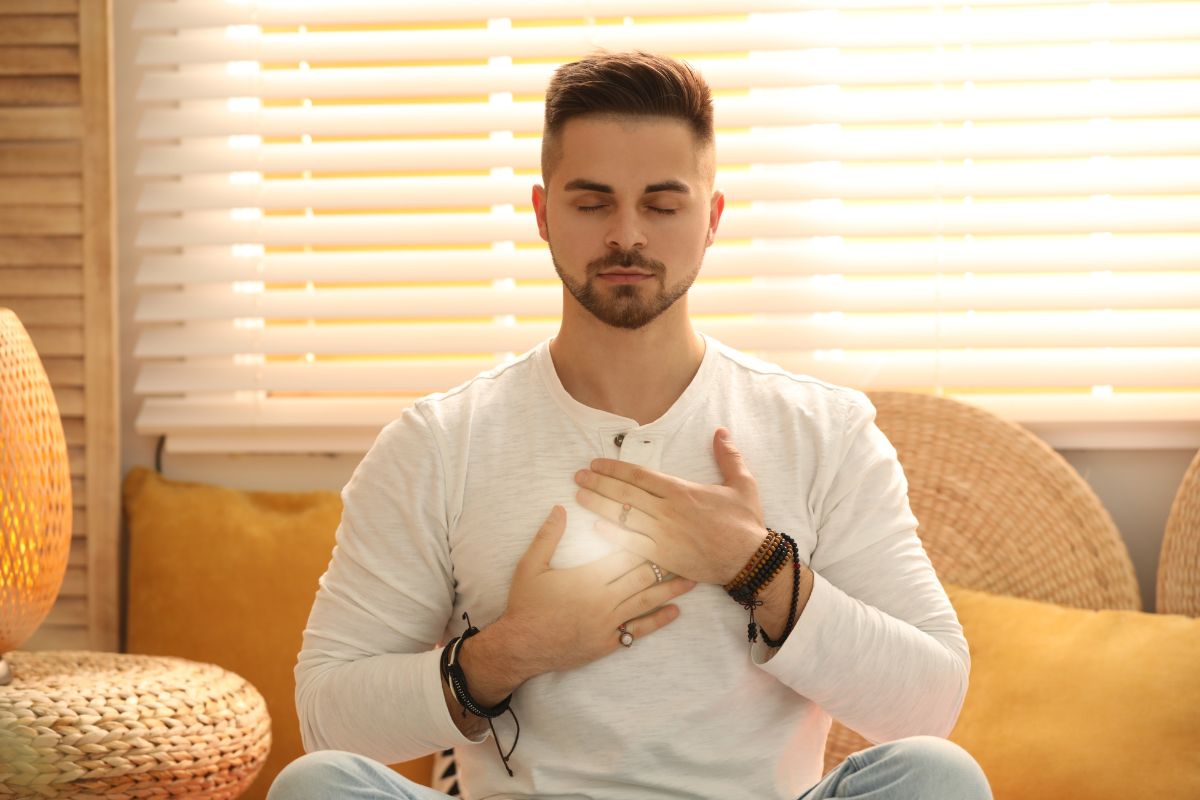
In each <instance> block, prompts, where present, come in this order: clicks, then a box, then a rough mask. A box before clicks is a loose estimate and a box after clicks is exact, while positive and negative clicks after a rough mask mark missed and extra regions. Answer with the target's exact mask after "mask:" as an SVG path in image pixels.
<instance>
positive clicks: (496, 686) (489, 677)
mask: <svg viewBox="0 0 1200 800" xmlns="http://www.w3.org/2000/svg"><path fill="white" fill-rule="evenodd" d="M515 656H516V651H515V650H514V648H513V647H512V640H511V638H510V637H508V636H507V635H506V631H505V628H504V626H503V625H502V620H497V621H496V622H494V623H492V624H491V625H488V626H487V627H486V628H481V629H480V631H479V633H477V634H475V635H474V636H472V637H471V638H470V639H468V640H466V641H464V642H463V643H462V645H461V647H460V648H459V653H458V660H459V664H460V665H461V666H462V670H463V674H464V675H466V678H467V681H468V682H469V683H470V686H471V694H472V695H473V696H474V697H475V699H476V700H477V701H479V702H480V703H482V704H484V705H487V706H495V705H498V704H499V703H500V702H502V701H503V700H504V698H506V697H508V696H509V695H510V694H512V693H513V692H514V691H516V690H517V688H518V687H519V686H520V685H521V684H523V683H525V681H527V680H529V679H530V678H532V677H533V676H534V675H536V674H537V673H536V672H533V671H531V668H530V667H529V666H528V665H523V664H521V663H520V660H519V659H518V658H516V657H515Z"/></svg>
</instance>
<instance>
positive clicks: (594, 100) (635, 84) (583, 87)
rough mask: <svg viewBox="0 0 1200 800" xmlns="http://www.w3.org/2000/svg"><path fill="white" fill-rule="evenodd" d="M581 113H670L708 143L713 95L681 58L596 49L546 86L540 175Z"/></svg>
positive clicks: (557, 72) (560, 70) (547, 170)
mask: <svg viewBox="0 0 1200 800" xmlns="http://www.w3.org/2000/svg"><path fill="white" fill-rule="evenodd" d="M584 114H614V115H629V116H654V117H672V118H675V119H679V120H682V121H683V122H686V123H687V124H688V126H689V127H691V129H692V133H693V134H694V135H695V137H696V142H697V143H698V144H701V145H710V144H712V142H713V109H712V93H711V92H710V91H709V88H708V84H707V83H705V81H704V78H702V77H701V76H700V73H699V72H697V71H696V70H695V69H693V68H692V67H691V66H689V65H688V64H686V63H684V62H682V61H676V60H675V59H672V58H667V57H666V56H658V55H654V54H652V53H646V52H643V51H640V50H639V51H635V52H629V53H598V54H596V55H591V56H587V57H586V58H582V59H580V60H579V61H573V62H571V63H570V64H563V65H562V66H561V67H559V68H558V69H557V70H555V71H554V77H553V78H551V79H550V86H549V87H548V88H547V89H546V118H545V124H544V125H543V128H542V178H543V179H545V178H546V177H547V176H548V175H549V174H550V168H551V167H552V166H553V162H554V161H555V160H557V137H558V134H559V133H560V132H561V131H562V128H563V126H564V125H566V123H567V121H568V120H570V119H572V118H574V117H579V116H583V115H584Z"/></svg>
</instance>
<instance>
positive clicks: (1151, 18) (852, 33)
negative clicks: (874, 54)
mask: <svg viewBox="0 0 1200 800" xmlns="http://www.w3.org/2000/svg"><path fill="white" fill-rule="evenodd" d="M639 13H644V12H639ZM247 33H248V34H249V35H244V36H231V35H229V34H228V33H226V31H224V30H221V29H219V28H207V29H200V30H193V31H186V32H183V33H180V34H175V35H169V36H146V37H144V38H143V39H142V42H141V44H140V46H139V47H138V54H137V63H138V64H140V65H144V66H175V65H181V64H196V63H205V62H211V61H261V62H269V63H286V62H299V61H307V62H313V63H316V62H321V61H331V62H355V61H376V62H387V61H392V60H394V59H395V58H396V54H397V53H403V54H404V57H405V58H406V59H410V60H413V61H426V60H428V61H466V60H470V59H480V58H494V57H497V56H507V57H510V58H548V57H562V58H569V57H571V56H573V55H574V54H576V53H581V52H587V51H588V50H590V49H592V48H602V49H605V50H608V51H610V52H620V51H622V50H648V51H660V52H684V51H686V52H689V53H728V52H731V51H742V50H792V49H797V48H804V47H824V48H828V47H837V48H875V47H933V46H938V45H944V44H945V43H947V42H953V43H954V44H955V45H964V44H969V45H976V46H978V45H990V44H1004V45H1013V44H1039V43H1046V42H1057V43H1063V42H1094V41H1118V42H1119V41H1147V40H1152V41H1154V40H1158V41H1162V40H1172V39H1189V38H1200V11H1198V10H1197V9H1195V8H1191V7H1188V6H1182V7H1181V6H1179V5H1178V4H1175V3H1161V4H1157V5H1155V6H1153V7H1142V8H1134V9H1130V8H1119V7H1115V6H1108V7H1100V8H1097V7H1094V6H1093V7H1088V6H1076V7H1074V8H1071V7H1068V8H1047V9H1040V10H1036V9H1035V10H1033V11H1032V12H1031V11H1030V9H1028V8H1022V9H1017V10H1016V11H1014V10H1012V9H1004V8H1001V9H993V10H986V9H981V10H974V9H973V13H971V14H963V13H954V10H953V9H950V10H948V13H943V14H938V15H934V16H931V17H929V18H926V19H920V20H907V21H906V20H903V19H897V16H896V14H895V13H878V12H876V13H870V12H854V13H837V12H834V13H830V12H829V11H817V12H799V13H795V14H789V15H787V16H784V17H782V18H780V17H779V16H774V15H773V16H772V17H771V18H761V17H757V18H756V17H749V18H748V19H746V20H744V21H738V20H729V19H725V20H721V21H719V22H710V21H698V22H695V21H691V20H688V19H686V18H685V19H683V20H677V21H672V22H669V23H657V24H656V23H649V24H641V25H636V26H633V25H611V24H610V25H592V26H578V25H560V26H554V27H538V28H507V29H492V30H487V29H480V28H475V29H460V30H432V31H431V30H421V31H412V30H408V31H405V30H399V31H397V30H391V31H389V30H379V31H311V32H305V33H283V32H271V33H263V32H261V30H260V31H259V32H258V33H254V32H247Z"/></svg>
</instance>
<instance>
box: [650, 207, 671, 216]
mask: <svg viewBox="0 0 1200 800" xmlns="http://www.w3.org/2000/svg"><path fill="white" fill-rule="evenodd" d="M647 208H649V209H650V210H651V211H653V212H655V213H656V214H663V215H666V216H670V215H671V214H674V213H675V209H673V208H657V207H655V206H647Z"/></svg>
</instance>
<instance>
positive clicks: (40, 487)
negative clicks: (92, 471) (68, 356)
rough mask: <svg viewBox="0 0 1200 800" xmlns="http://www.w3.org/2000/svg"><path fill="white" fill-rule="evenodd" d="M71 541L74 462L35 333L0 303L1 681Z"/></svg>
mask: <svg viewBox="0 0 1200 800" xmlns="http://www.w3.org/2000/svg"><path fill="white" fill-rule="evenodd" d="M70 549H71V469H70V465H69V463H68V461H67V443H66V437H65V436H64V435H63V427H62V420H60V419H59V416H58V404H57V403H56V402H55V400H54V393H53V392H52V391H51V389H50V379H49V378H47V377H46V370H45V369H43V367H42V362H41V360H39V359H38V354H37V351H36V350H35V349H34V347H33V341H32V340H31V339H30V338H29V334H28V333H26V331H25V328H24V327H23V326H22V325H21V321H20V320H18V319H17V315H16V314H14V313H13V312H12V311H10V310H9V309H7V308H0V685H4V684H7V683H9V682H10V681H11V680H12V674H11V672H10V670H9V668H8V665H7V664H6V663H5V661H4V659H3V655H4V654H5V653H7V652H8V651H10V650H15V649H16V648H18V647H20V646H21V644H22V643H23V642H24V641H25V640H26V639H28V638H29V636H30V635H31V634H32V633H33V632H34V631H35V630H37V627H38V625H40V624H42V620H44V619H45V618H46V614H48V613H49V612H50V608H51V607H52V606H53V605H54V601H55V599H57V597H58V590H59V588H61V586H62V580H63V573H64V572H65V571H66V568H67V556H68V554H69V553H70Z"/></svg>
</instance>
